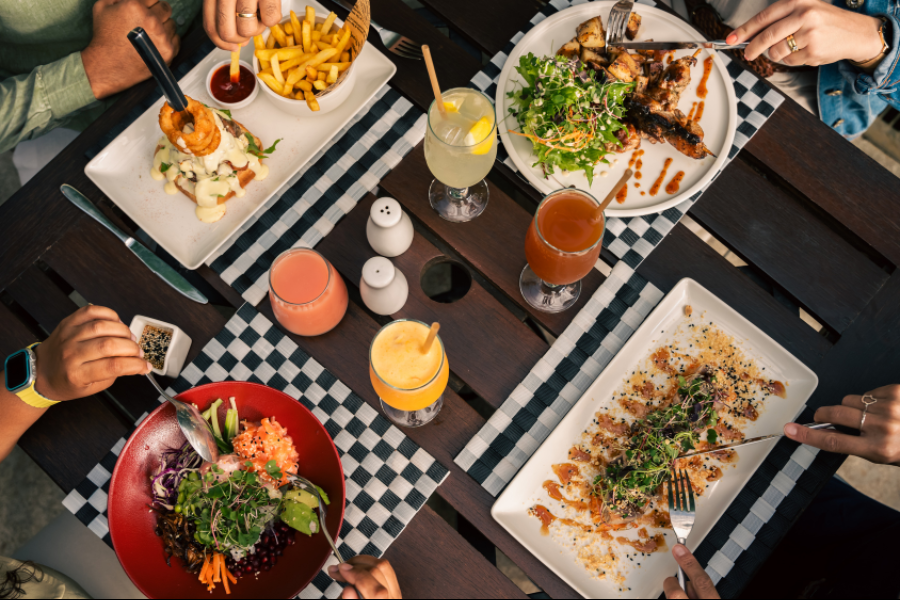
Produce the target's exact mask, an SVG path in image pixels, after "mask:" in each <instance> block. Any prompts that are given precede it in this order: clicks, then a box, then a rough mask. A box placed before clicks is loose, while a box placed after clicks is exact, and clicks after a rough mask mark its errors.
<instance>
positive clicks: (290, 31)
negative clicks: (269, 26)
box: [281, 23, 294, 35]
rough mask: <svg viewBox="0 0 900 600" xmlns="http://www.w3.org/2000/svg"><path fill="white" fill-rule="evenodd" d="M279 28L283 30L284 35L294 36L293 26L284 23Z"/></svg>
mask: <svg viewBox="0 0 900 600" xmlns="http://www.w3.org/2000/svg"><path fill="white" fill-rule="evenodd" d="M281 28H282V29H284V35H294V26H293V25H291V24H290V23H285V24H284V25H282V26H281Z"/></svg>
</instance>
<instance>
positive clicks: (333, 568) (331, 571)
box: [328, 565, 338, 577]
mask: <svg viewBox="0 0 900 600" xmlns="http://www.w3.org/2000/svg"><path fill="white" fill-rule="evenodd" d="M328 574H329V575H331V576H332V577H334V576H335V575H337V574H338V568H337V566H335V565H331V566H330V567H328Z"/></svg>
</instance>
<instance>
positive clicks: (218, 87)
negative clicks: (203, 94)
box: [209, 65, 256, 104]
mask: <svg viewBox="0 0 900 600" xmlns="http://www.w3.org/2000/svg"><path fill="white" fill-rule="evenodd" d="M255 86H256V77H254V76H253V73H251V72H250V69H248V68H247V67H245V66H244V65H241V78H240V79H239V80H238V82H237V83H232V82H231V67H230V65H222V66H221V67H219V68H218V69H217V70H216V72H215V73H213V76H212V80H210V82H209V87H210V90H209V91H210V93H211V94H212V95H213V98H215V99H216V100H218V101H219V102H222V103H224V104H234V103H236V102H240V101H241V100H244V99H245V98H247V96H249V95H250V93H251V92H252V91H253V88H254V87H255Z"/></svg>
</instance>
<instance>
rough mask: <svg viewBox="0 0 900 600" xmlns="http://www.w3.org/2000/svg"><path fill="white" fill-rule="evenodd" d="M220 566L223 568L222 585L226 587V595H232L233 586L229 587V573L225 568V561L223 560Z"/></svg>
mask: <svg viewBox="0 0 900 600" xmlns="http://www.w3.org/2000/svg"><path fill="white" fill-rule="evenodd" d="M219 564H220V565H221V567H222V583H223V584H224V585H225V593H226V594H231V586H230V585H228V576H229V573H228V569H226V568H225V561H224V560H222V561H221V562H220V563H219Z"/></svg>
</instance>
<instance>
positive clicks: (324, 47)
mask: <svg viewBox="0 0 900 600" xmlns="http://www.w3.org/2000/svg"><path fill="white" fill-rule="evenodd" d="M313 45H315V46H316V47H317V48H318V49H319V50H328V49H329V48H331V47H332V46H331V44H326V43H325V42H313Z"/></svg>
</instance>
